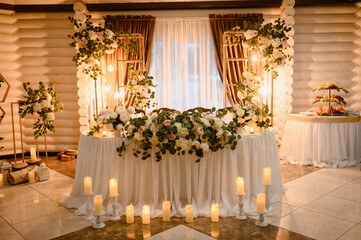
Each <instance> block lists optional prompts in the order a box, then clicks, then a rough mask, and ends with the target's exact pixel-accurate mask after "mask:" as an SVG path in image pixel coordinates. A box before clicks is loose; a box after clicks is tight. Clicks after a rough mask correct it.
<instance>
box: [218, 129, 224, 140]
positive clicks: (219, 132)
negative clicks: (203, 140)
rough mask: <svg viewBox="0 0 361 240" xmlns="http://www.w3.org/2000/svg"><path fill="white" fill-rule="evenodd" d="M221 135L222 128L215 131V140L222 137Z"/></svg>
mask: <svg viewBox="0 0 361 240" xmlns="http://www.w3.org/2000/svg"><path fill="white" fill-rule="evenodd" d="M223 133H224V131H223V129H222V128H221V129H219V130H218V131H217V133H216V136H217V138H220V137H222V135H223Z"/></svg>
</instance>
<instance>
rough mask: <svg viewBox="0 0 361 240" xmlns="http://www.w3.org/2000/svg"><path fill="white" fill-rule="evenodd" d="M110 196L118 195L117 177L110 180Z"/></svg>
mask: <svg viewBox="0 0 361 240" xmlns="http://www.w3.org/2000/svg"><path fill="white" fill-rule="evenodd" d="M109 193H110V194H109V196H110V197H116V196H118V184H117V180H116V179H115V178H111V179H110V180H109Z"/></svg>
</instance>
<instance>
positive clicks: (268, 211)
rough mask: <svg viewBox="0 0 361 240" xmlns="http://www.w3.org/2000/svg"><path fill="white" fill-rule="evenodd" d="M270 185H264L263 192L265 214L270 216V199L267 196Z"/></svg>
mask: <svg viewBox="0 0 361 240" xmlns="http://www.w3.org/2000/svg"><path fill="white" fill-rule="evenodd" d="M270 186H271V185H264V193H265V202H266V216H272V212H270V207H271V201H270V197H269V187H270Z"/></svg>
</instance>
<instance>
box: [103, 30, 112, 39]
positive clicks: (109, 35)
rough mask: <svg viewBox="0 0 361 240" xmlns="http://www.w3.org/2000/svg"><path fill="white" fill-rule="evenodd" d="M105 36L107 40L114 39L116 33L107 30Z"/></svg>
mask: <svg viewBox="0 0 361 240" xmlns="http://www.w3.org/2000/svg"><path fill="white" fill-rule="evenodd" d="M105 35H107V38H112V37H113V36H114V33H113V31H112V30H110V29H105Z"/></svg>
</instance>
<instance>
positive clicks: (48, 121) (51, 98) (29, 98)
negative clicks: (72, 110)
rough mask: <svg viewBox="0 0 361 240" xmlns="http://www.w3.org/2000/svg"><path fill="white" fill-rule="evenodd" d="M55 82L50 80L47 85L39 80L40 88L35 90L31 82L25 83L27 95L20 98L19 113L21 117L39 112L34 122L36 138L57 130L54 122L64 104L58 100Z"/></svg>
mask: <svg viewBox="0 0 361 240" xmlns="http://www.w3.org/2000/svg"><path fill="white" fill-rule="evenodd" d="M54 84H55V82H50V83H49V85H48V86H47V87H46V86H45V84H44V83H43V82H39V89H35V90H33V89H32V88H31V87H30V83H29V82H28V83H23V88H24V90H25V92H26V95H24V96H23V98H24V99H23V100H19V101H18V103H19V114H20V116H21V118H24V117H25V116H26V115H34V114H37V115H38V118H37V120H36V122H35V123H34V127H33V129H34V138H35V139H37V138H38V137H40V136H42V135H44V134H47V132H48V131H50V132H53V133H54V132H55V128H54V125H53V122H54V120H55V113H56V112H60V111H61V110H63V104H62V102H61V101H60V100H58V94H57V93H56V92H55V90H54Z"/></svg>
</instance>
